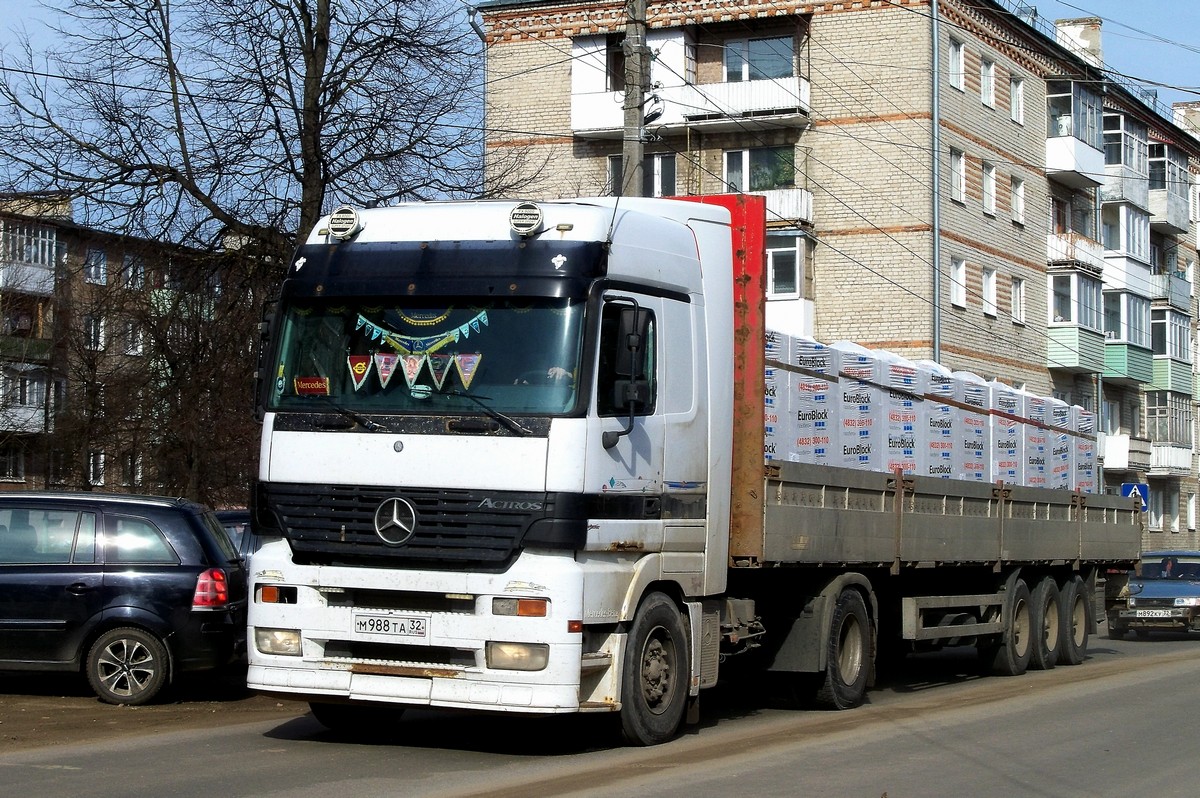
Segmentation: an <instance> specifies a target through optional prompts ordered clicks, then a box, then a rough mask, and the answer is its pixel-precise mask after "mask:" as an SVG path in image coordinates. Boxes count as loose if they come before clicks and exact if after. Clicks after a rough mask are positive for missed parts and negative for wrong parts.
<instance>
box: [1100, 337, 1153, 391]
mask: <svg viewBox="0 0 1200 798" xmlns="http://www.w3.org/2000/svg"><path fill="white" fill-rule="evenodd" d="M1153 380H1154V354H1153V352H1151V351H1150V350H1149V349H1147V348H1146V347H1144V346H1136V345H1134V344H1131V343H1129V342H1128V341H1113V340H1110V341H1109V342H1108V343H1106V344H1105V345H1104V381H1105V382H1111V383H1116V384H1118V385H1129V386H1139V385H1146V384H1148V383H1150V382H1152V381H1153Z"/></svg>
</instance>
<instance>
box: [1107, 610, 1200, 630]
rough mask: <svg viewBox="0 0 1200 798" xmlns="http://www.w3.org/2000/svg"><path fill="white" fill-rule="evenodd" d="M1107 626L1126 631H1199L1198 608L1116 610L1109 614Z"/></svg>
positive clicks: (1199, 611) (1199, 618)
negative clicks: (1122, 628)
mask: <svg viewBox="0 0 1200 798" xmlns="http://www.w3.org/2000/svg"><path fill="white" fill-rule="evenodd" d="M1109 624H1110V625H1113V624H1115V625H1116V626H1118V627H1124V628H1126V629H1164V630H1183V631H1187V630H1196V631H1200V608H1198V607H1154V608H1143V607H1138V608H1132V609H1131V608H1126V607H1121V608H1116V609H1115V610H1112V611H1110V612H1109Z"/></svg>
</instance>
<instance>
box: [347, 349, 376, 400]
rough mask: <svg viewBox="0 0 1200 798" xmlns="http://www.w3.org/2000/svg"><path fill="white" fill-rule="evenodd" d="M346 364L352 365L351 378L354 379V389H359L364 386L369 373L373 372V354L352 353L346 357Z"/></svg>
mask: <svg viewBox="0 0 1200 798" xmlns="http://www.w3.org/2000/svg"><path fill="white" fill-rule="evenodd" d="M346 364H347V365H348V366H350V379H352V380H354V390H356V391H357V390H358V389H359V388H361V387H363V383H365V382H366V381H367V375H368V374H370V373H371V356H370V355H350V356H349V357H347V358H346Z"/></svg>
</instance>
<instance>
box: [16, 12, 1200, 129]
mask: <svg viewBox="0 0 1200 798" xmlns="http://www.w3.org/2000/svg"><path fill="white" fill-rule="evenodd" d="M1009 2H1010V3H1013V4H1018V5H1032V6H1034V7H1036V8H1037V11H1038V16H1039V17H1040V18H1041V19H1043V20H1045V21H1048V22H1050V23H1053V22H1054V20H1056V19H1067V18H1076V17H1100V18H1101V20H1102V21H1103V25H1102V28H1101V30H1102V34H1103V35H1102V46H1103V49H1104V60H1105V61H1106V62H1107V63H1108V66H1109V67H1110V68H1112V69H1114V70H1116V71H1117V72H1120V73H1122V74H1124V75H1127V76H1129V77H1131V78H1142V79H1146V80H1151V81H1157V82H1159V83H1163V84H1168V85H1170V86H1180V87H1188V88H1190V89H1192V91H1190V92H1185V91H1179V90H1173V89H1169V88H1165V87H1159V88H1158V92H1159V99H1160V101H1162V102H1163V104H1165V105H1170V103H1172V102H1181V101H1200V40H1198V39H1197V38H1196V36H1195V34H1196V32H1197V31H1200V0H1136V1H1135V0H1009ZM44 17H45V12H44V11H43V10H42V8H41V6H40V5H39V4H38V3H37V2H36V0H0V44H3V43H6V42H9V41H11V39H12V36H11V33H10V32H11V30H12V29H13V28H14V27H17V26H20V25H21V24H22V23H23V22H24V23H25V24H26V25H27V26H28V27H29V28H30V29H31V30H33V29H36V28H37V25H36V24H35V20H36V19H37V18H44Z"/></svg>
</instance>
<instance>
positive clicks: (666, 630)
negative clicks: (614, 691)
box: [621, 593, 691, 745]
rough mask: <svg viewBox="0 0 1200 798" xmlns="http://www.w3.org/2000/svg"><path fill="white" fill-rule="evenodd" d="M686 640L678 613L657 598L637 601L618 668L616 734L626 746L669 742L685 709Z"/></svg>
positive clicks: (657, 595) (664, 598)
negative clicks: (619, 686)
mask: <svg viewBox="0 0 1200 798" xmlns="http://www.w3.org/2000/svg"><path fill="white" fill-rule="evenodd" d="M690 675H691V667H690V666H689V664H688V636H687V630H686V629H685V628H684V624H683V616H682V615H681V613H680V612H679V608H678V607H677V606H676V605H675V602H673V601H672V600H671V599H670V598H668V597H667V596H666V595H665V594H663V593H651V594H649V595H648V596H646V598H645V599H643V600H642V603H641V606H639V607H638V609H637V614H636V615H635V616H634V618H633V625H632V626H630V628H629V640H628V646H627V649H626V652H625V661H624V663H623V664H622V668H621V732H622V735H623V736H624V738H625V740H626V742H628V743H630V744H632V745H658V744H659V743H664V742H666V741H667V740H670V739H671V738H672V737H674V736H675V732H676V731H678V730H679V724H680V723H681V722H682V721H683V713H684V710H685V709H687V698H688V681H689V676H690Z"/></svg>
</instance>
